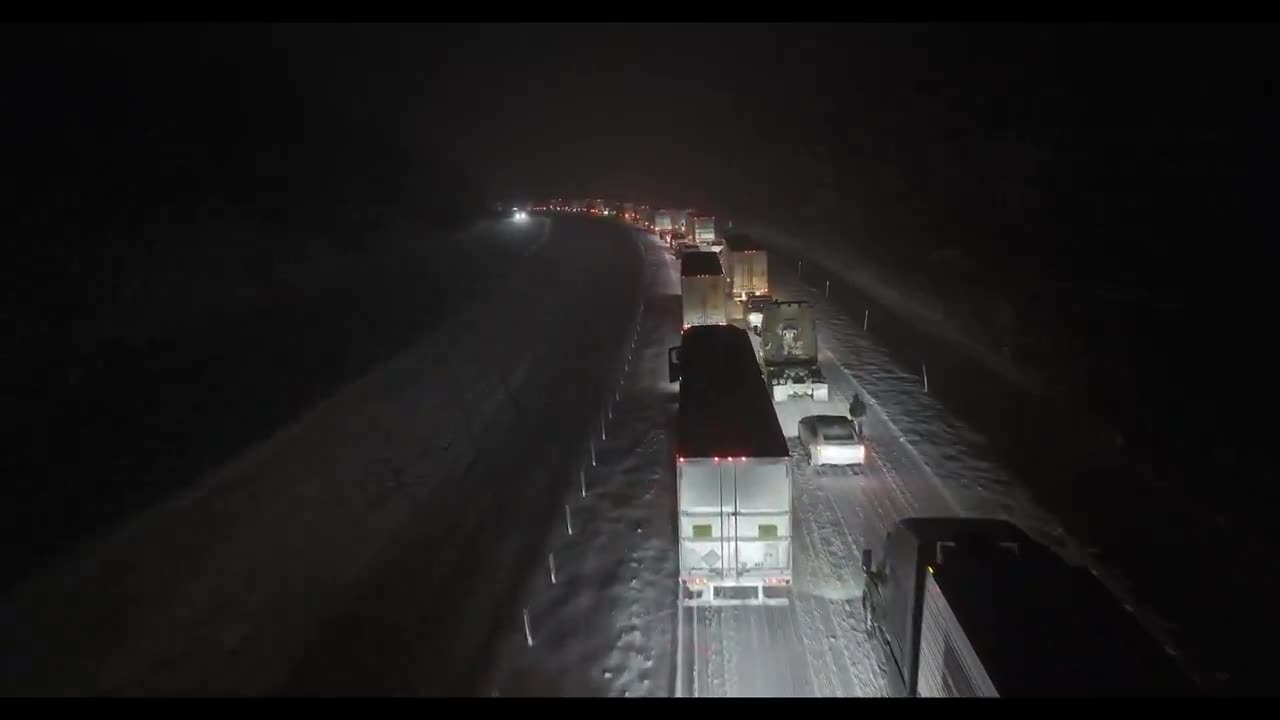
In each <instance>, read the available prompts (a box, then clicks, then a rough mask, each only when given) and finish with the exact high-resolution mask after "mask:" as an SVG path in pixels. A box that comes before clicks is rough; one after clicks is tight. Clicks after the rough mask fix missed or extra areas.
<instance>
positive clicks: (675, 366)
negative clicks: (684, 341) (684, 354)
mask: <svg viewBox="0 0 1280 720" xmlns="http://www.w3.org/2000/svg"><path fill="white" fill-rule="evenodd" d="M667 382H680V347H679V346H676V347H673V348H667Z"/></svg>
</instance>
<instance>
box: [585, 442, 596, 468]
mask: <svg viewBox="0 0 1280 720" xmlns="http://www.w3.org/2000/svg"><path fill="white" fill-rule="evenodd" d="M587 447H589V448H590V449H591V467H596V441H595V438H592V439H591V440H590V441H588V442H587Z"/></svg>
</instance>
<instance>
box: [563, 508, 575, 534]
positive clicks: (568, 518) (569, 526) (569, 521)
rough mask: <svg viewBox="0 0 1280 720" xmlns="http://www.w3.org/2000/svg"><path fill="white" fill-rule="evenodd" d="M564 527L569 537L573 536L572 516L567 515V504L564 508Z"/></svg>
mask: <svg viewBox="0 0 1280 720" xmlns="http://www.w3.org/2000/svg"><path fill="white" fill-rule="evenodd" d="M564 527H565V529H566V530H568V531H569V534H570V535H572V534H573V516H572V515H570V514H569V505H568V504H567V503H566V504H565V506H564Z"/></svg>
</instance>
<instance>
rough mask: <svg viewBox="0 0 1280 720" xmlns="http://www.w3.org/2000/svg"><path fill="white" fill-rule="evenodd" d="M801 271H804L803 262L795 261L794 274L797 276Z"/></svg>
mask: <svg viewBox="0 0 1280 720" xmlns="http://www.w3.org/2000/svg"><path fill="white" fill-rule="evenodd" d="M801 270H804V261H803V260H797V261H796V274H797V275H799V274H800V271H801Z"/></svg>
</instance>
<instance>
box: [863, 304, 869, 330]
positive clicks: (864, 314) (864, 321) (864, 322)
mask: <svg viewBox="0 0 1280 720" xmlns="http://www.w3.org/2000/svg"><path fill="white" fill-rule="evenodd" d="M870 319H871V310H870V308H868V309H866V310H863V311H862V332H866V331H867V320H870Z"/></svg>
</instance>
